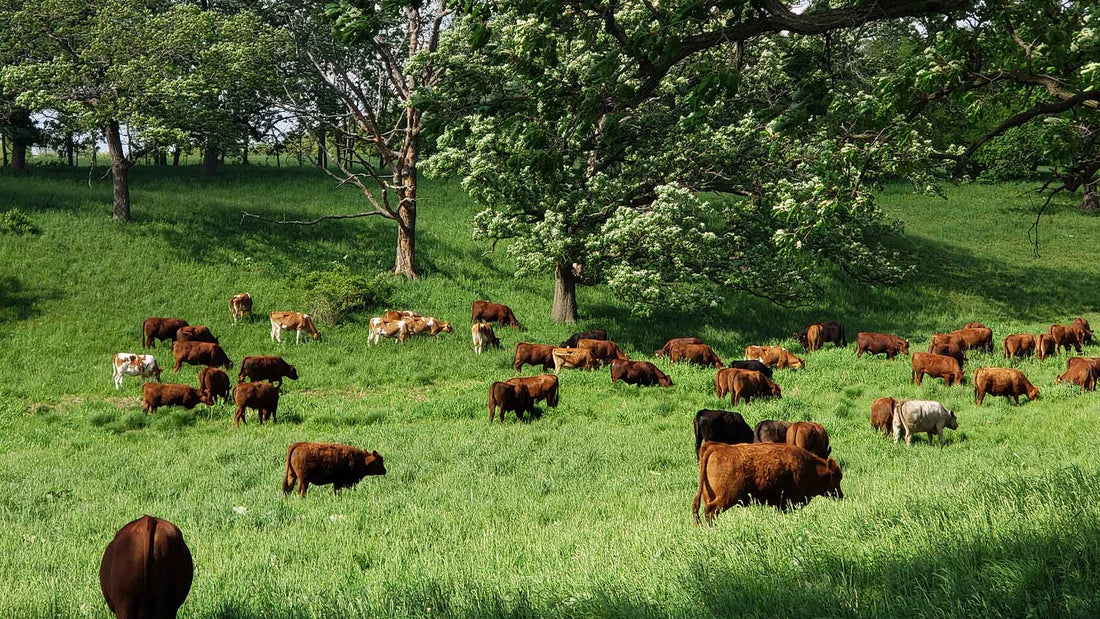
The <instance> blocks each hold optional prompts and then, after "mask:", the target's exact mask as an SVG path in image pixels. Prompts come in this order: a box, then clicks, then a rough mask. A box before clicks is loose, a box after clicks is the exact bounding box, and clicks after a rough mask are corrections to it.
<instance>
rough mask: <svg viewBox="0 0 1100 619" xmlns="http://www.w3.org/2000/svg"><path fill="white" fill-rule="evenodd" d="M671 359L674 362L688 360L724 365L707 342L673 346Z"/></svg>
mask: <svg viewBox="0 0 1100 619" xmlns="http://www.w3.org/2000/svg"><path fill="white" fill-rule="evenodd" d="M669 359H670V360H671V361H672V362H673V363H679V362H681V361H687V362H688V363H691V364H694V365H704V366H705V365H710V366H714V367H716V368H720V367H722V360H721V359H719V358H718V355H716V354H715V353H714V351H713V350H711V348H710V346H707V345H706V344H679V345H676V346H673V347H672V350H671V351H670V352H669Z"/></svg>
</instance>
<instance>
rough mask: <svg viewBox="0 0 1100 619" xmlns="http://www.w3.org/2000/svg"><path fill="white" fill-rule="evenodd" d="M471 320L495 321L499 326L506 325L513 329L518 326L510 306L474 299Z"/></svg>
mask: <svg viewBox="0 0 1100 619" xmlns="http://www.w3.org/2000/svg"><path fill="white" fill-rule="evenodd" d="M473 322H495V323H499V324H500V325H501V326H504V325H508V326H509V327H512V328H513V329H518V328H519V321H518V320H516V315H515V314H513V313H512V308H510V307H508V306H507V305H501V304H500V303H490V302H489V301H474V304H473Z"/></svg>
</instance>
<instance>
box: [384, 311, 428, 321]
mask: <svg viewBox="0 0 1100 619" xmlns="http://www.w3.org/2000/svg"><path fill="white" fill-rule="evenodd" d="M406 318H409V319H412V318H423V316H421V315H420V314H417V313H416V312H410V311H409V310H388V311H386V313H385V314H382V320H384V321H386V322H397V321H398V320H404V319H406Z"/></svg>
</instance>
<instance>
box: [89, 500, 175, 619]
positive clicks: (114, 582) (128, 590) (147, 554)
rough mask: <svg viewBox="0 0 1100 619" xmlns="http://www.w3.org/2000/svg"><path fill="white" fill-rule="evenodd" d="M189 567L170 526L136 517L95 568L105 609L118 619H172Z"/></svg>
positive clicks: (165, 521) (171, 525) (152, 519)
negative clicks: (96, 568)
mask: <svg viewBox="0 0 1100 619" xmlns="http://www.w3.org/2000/svg"><path fill="white" fill-rule="evenodd" d="M194 576H195V564H194V563H193V562H192V560H191V550H190V549H189V548H188V547H187V544H186V543H185V542H184V541H183V533H181V532H180V530H179V528H178V527H176V525H174V524H172V523H171V522H168V521H167V520H161V519H160V518H154V517H152V516H142V517H141V518H138V519H137V520H134V521H133V522H131V523H129V524H127V525H126V526H124V527H122V528H121V529H119V531H118V533H116V534H115V537H114V539H112V540H111V543H110V544H107V549H106V550H105V551H104V552H103V559H102V560H101V561H100V563H99V587H100V589H101V590H102V591H103V598H104V599H105V600H106V601H107V608H109V609H110V610H111V612H112V613H114V614H115V616H116V617H121V618H127V617H130V618H135V619H136V618H141V617H150V618H152V617H175V616H176V613H178V612H179V608H180V606H183V602H184V600H186V599H187V594H188V593H190V591H191V582H192V580H193V578H194Z"/></svg>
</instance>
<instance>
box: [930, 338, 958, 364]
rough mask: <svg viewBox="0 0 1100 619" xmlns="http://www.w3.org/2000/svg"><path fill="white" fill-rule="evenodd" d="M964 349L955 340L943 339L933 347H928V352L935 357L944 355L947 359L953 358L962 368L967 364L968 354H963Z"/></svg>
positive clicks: (933, 344)
mask: <svg viewBox="0 0 1100 619" xmlns="http://www.w3.org/2000/svg"><path fill="white" fill-rule="evenodd" d="M963 350H964V349H963V347H962V346H959V344H958V341H957V340H954V339H950V338H948V339H941V340H939V341H936V342H932V345H931V346H929V347H928V352H930V353H932V354H933V355H943V356H945V357H951V358H952V359H954V360H956V361H958V362H959V366H960V367H961V366H962V365H963V364H964V363H966V354H965V353H964V352H963Z"/></svg>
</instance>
